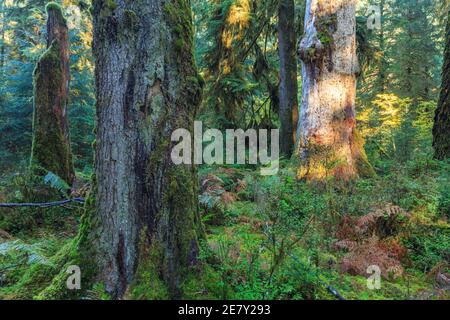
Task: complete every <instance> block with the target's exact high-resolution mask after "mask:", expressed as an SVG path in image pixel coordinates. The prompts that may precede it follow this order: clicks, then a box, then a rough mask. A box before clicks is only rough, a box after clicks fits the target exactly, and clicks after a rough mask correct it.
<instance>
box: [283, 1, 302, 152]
mask: <svg viewBox="0 0 450 320" xmlns="http://www.w3.org/2000/svg"><path fill="white" fill-rule="evenodd" d="M296 41H297V40H296V35H295V5H294V0H281V1H280V4H279V7H278V46H279V49H278V50H279V56H280V100H279V103H280V108H279V110H280V111H279V117H280V122H281V128H280V129H281V137H280V149H281V152H282V154H283V155H285V156H288V157H290V156H291V155H292V152H293V151H294V144H295V139H296V129H297V122H298V98H297V90H298V84H297V57H296Z"/></svg>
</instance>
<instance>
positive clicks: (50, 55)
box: [31, 3, 75, 184]
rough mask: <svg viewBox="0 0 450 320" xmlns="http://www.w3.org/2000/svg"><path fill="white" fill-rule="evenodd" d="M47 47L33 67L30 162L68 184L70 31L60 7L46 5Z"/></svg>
mask: <svg viewBox="0 0 450 320" xmlns="http://www.w3.org/2000/svg"><path fill="white" fill-rule="evenodd" d="M46 9H47V14H48V19H47V51H45V53H44V54H43V55H42V57H41V58H40V59H39V61H38V63H37V66H36V69H35V71H34V119H33V146H32V150H31V166H32V169H33V170H37V172H39V171H40V170H42V169H44V170H46V171H52V172H53V173H56V174H57V175H59V176H60V177H61V178H63V179H64V180H65V181H67V182H68V183H69V184H71V183H72V182H73V180H74V178H75V173H74V167H73V163H72V154H71V150H70V138H69V137H70V134H69V123H68V116H67V105H68V99H69V82H70V72H69V70H70V65H69V35H68V27H67V24H66V20H65V18H64V16H63V13H62V10H61V7H60V6H59V5H58V4H56V3H49V4H48V5H47V7H46Z"/></svg>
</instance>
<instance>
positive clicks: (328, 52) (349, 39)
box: [296, 0, 372, 179]
mask: <svg viewBox="0 0 450 320" xmlns="http://www.w3.org/2000/svg"><path fill="white" fill-rule="evenodd" d="M355 7H356V0H336V1H329V0H308V1H307V7H306V17H305V37H304V38H303V39H302V40H301V41H300V45H299V55H300V58H301V60H302V76H303V88H302V90H303V97H302V103H301V107H300V119H299V128H298V138H297V148H296V152H297V154H298V156H299V157H300V158H301V159H302V160H303V161H302V165H301V167H300V169H299V172H298V175H299V178H307V179H321V178H324V177H327V176H334V177H337V178H341V179H350V178H354V177H357V176H359V175H361V174H372V169H371V167H370V165H369V164H368V162H367V158H366V155H365V152H364V149H363V142H362V141H361V139H360V138H358V135H357V132H356V120H355V97H356V74H357V73H358V72H359V66H358V59H357V56H356V37H355V32H356V17H355Z"/></svg>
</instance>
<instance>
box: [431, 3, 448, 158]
mask: <svg viewBox="0 0 450 320" xmlns="http://www.w3.org/2000/svg"><path fill="white" fill-rule="evenodd" d="M448 16H449V20H448V22H447V36H446V46H445V52H444V66H443V69H442V88H441V94H440V97H439V103H438V107H437V109H436V116H435V121H434V128H433V146H434V150H435V156H436V158H437V159H447V158H449V157H450V12H449V15H448Z"/></svg>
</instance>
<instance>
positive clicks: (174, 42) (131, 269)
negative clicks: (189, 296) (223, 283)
mask: <svg viewBox="0 0 450 320" xmlns="http://www.w3.org/2000/svg"><path fill="white" fill-rule="evenodd" d="M93 16H94V56H95V59H96V74H95V75H96V87H97V119H98V125H97V142H96V143H97V144H96V163H95V167H96V170H95V171H96V181H97V193H96V203H97V205H96V218H95V219H97V220H98V230H101V231H99V232H98V240H96V241H95V243H96V245H97V247H98V248H97V251H98V253H97V262H98V265H99V268H100V269H99V270H100V275H99V278H100V279H101V281H102V282H103V283H105V288H106V291H107V292H108V293H109V294H110V295H111V296H112V297H113V298H119V297H122V296H123V295H124V294H125V292H126V291H127V289H128V288H129V285H130V283H131V282H132V280H133V279H134V278H135V276H136V272H141V271H142V272H147V273H151V276H150V280H148V281H157V279H159V278H160V279H162V281H163V282H164V283H165V284H166V285H167V288H168V291H169V292H170V296H171V297H173V298H179V297H180V296H181V289H180V286H181V283H182V279H183V276H184V275H185V274H186V273H187V270H188V268H189V266H192V265H194V264H195V263H196V258H197V253H198V243H197V239H198V234H199V228H198V227H199V219H198V210H197V197H196V184H197V183H196V181H197V179H196V173H195V170H194V168H193V167H190V166H175V165H174V164H173V163H172V161H171V158H170V154H171V147H172V142H171V134H172V132H173V131H174V130H175V129H178V128H186V129H188V130H191V132H193V131H192V130H193V128H192V127H193V119H194V115H195V112H196V110H197V107H198V105H199V103H200V99H201V83H202V80H201V78H200V77H199V76H198V74H197V70H196V65H195V61H194V58H193V25H192V20H191V9H190V2H189V0H142V1H128V0H115V1H107V0H97V1H94V7H93ZM98 230H97V231H98ZM143 285H144V286H148V288H149V289H148V290H151V286H152V284H151V283H144V284H143Z"/></svg>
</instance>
